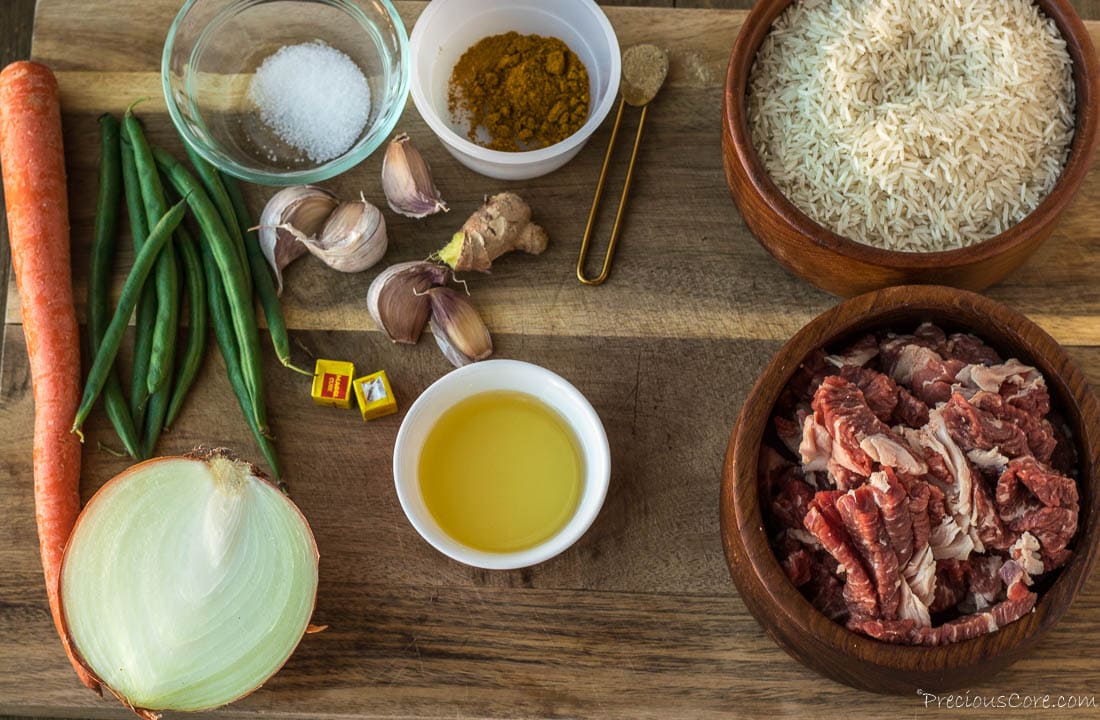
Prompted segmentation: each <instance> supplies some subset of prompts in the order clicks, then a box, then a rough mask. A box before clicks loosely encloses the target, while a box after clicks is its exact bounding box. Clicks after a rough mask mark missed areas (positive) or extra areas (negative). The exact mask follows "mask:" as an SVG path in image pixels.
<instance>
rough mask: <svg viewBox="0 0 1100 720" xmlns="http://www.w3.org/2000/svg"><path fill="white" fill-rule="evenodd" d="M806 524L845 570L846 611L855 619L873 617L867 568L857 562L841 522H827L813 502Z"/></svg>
mask: <svg viewBox="0 0 1100 720" xmlns="http://www.w3.org/2000/svg"><path fill="white" fill-rule="evenodd" d="M805 524H806V529H807V530H809V531H810V532H811V533H813V534H814V536H816V537H817V539H818V540H820V541H821V545H822V547H824V548H825V550H827V551H828V553H829V554H830V555H832V556H833V558H835V559H836V561H837V564H838V565H839V566H840V567H841V568H843V570H844V575H845V578H846V581H845V583H844V600H845V602H846V603H847V604H848V612H849V613H850V614H851V615H852V616H853V617H858V618H871V617H875V616H876V615H877V614H878V597H877V594H876V593H875V586H874V585H872V584H871V577H870V575H868V574H867V569H866V568H865V567H864V566H863V563H862V562H861V561H860V559H859V556H858V555H857V554H856V551H855V548H853V547H852V543H851V541H850V540H849V538H848V533H847V532H846V531H845V530H844V527H843V526H842V525H841V524H840V523H837V522H834V521H832V520H830V519H827V517H826V515H825V514H824V513H823V512H822V510H821V509H820V508H819V507H818V505H817V504H816V500H815V504H814V505H813V506H811V507H810V511H809V512H808V513H806V520H805Z"/></svg>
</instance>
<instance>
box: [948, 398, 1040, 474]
mask: <svg viewBox="0 0 1100 720" xmlns="http://www.w3.org/2000/svg"><path fill="white" fill-rule="evenodd" d="M970 404H971V405H973V406H974V407H976V408H978V409H979V410H984V411H985V412H987V413H989V414H990V415H992V416H993V417H995V418H997V419H998V420H1004V421H1006V422H1010V423H1012V424H1013V425H1015V426H1016V427H1018V428H1020V430H1022V431H1023V433H1024V437H1025V438H1026V439H1027V446H1028V448H1029V449H1030V450H1031V454H1032V455H1034V456H1035V457H1037V458H1039V459H1040V460H1042V461H1043V462H1050V456H1051V454H1052V453H1053V452H1054V447H1055V446H1056V445H1057V444H1058V441H1057V440H1055V439H1054V427H1053V426H1052V425H1051V424H1050V423H1049V422H1047V421H1046V420H1044V419H1043V418H1042V417H1040V416H1037V415H1032V414H1030V413H1028V412H1025V411H1024V410H1021V409H1020V408H1018V407H1016V406H1015V405H1010V404H1009V403H1007V402H1005V399H1004V398H1003V397H1001V396H1000V395H997V394H996V393H991V392H979V393H977V394H975V395H974V396H973V397H971V398H970Z"/></svg>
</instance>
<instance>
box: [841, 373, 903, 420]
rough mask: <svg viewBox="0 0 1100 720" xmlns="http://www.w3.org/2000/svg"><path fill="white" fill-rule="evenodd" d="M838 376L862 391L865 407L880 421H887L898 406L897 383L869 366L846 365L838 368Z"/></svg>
mask: <svg viewBox="0 0 1100 720" xmlns="http://www.w3.org/2000/svg"><path fill="white" fill-rule="evenodd" d="M839 374H840V377H842V378H844V379H845V380H847V381H848V382H850V383H852V384H853V385H855V386H856V387H858V388H859V389H860V392H862V393H863V399H864V400H865V401H866V402H867V407H869V408H871V412H873V413H874V414H875V417H877V418H878V419H879V420H881V421H882V422H884V423H885V422H889V421H890V418H891V417H892V416H893V414H894V409H895V408H897V406H898V385H897V383H895V382H894V381H893V380H891V379H890V378H888V377H886V376H885V375H883V374H882V373H880V372H876V371H874V370H872V369H870V368H865V367H856V366H854V365H847V366H845V367H842V368H840V373H839Z"/></svg>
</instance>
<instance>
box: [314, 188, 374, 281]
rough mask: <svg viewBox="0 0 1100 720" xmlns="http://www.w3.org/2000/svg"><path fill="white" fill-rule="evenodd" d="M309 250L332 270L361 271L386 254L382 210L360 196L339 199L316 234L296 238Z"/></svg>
mask: <svg viewBox="0 0 1100 720" xmlns="http://www.w3.org/2000/svg"><path fill="white" fill-rule="evenodd" d="M299 239H300V240H301V242H302V244H303V245H305V246H306V249H308V250H309V251H310V252H311V253H313V254H314V255H316V256H317V257H318V258H320V259H321V261H322V262H324V263H325V264H326V265H328V266H329V267H330V268H332V269H333V270H339V271H340V272H346V273H354V272H362V271H363V270H366V269H367V268H369V267H371V266H372V265H374V264H376V263H377V262H378V261H379V260H381V259H382V256H383V255H385V254H386V247H387V245H388V244H389V241H388V240H387V239H386V220H385V218H383V217H382V211H381V210H379V209H378V208H376V207H375V206H374V205H371V204H370V203H369V202H367V200H366V198H364V197H363V195H362V194H360V195H359V200H353V201H350V202H342V203H340V204H339V205H338V206H337V207H336V209H335V210H333V211H332V214H331V215H329V218H328V220H326V221H325V225H324V227H323V228H321V232H320V234H319V235H316V234H315V235H312V236H310V237H305V238H299Z"/></svg>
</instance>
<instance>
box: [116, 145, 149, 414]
mask: <svg viewBox="0 0 1100 720" xmlns="http://www.w3.org/2000/svg"><path fill="white" fill-rule="evenodd" d="M122 181H123V186H124V187H125V190H126V193H125V194H126V210H127V213H128V215H129V217H130V236H131V237H132V238H133V241H134V252H135V253H138V252H140V251H141V248H142V246H143V245H144V244H145V238H146V237H148V235H149V221H148V220H146V219H145V204H144V202H143V201H142V199H141V183H140V182H139V181H138V173H137V164H136V163H135V161H134V149H133V148H132V147H130V143H129V142H127V141H126V140H125V139H123V142H122ZM156 315H157V293H156V289H155V288H154V287H153V285H152V283H146V284H145V286H144V287H143V288H142V289H141V299H140V300H139V301H138V306H137V318H136V320H135V322H134V362H133V367H132V372H133V375H132V377H131V381H130V415H131V417H132V418H133V420H134V428H135V432H136V428H140V427H142V426H143V425H144V424H145V404H146V402H147V401H148V399H149V388H148V381H147V378H148V377H149V355H150V353H152V351H153V325H155V324H156Z"/></svg>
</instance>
